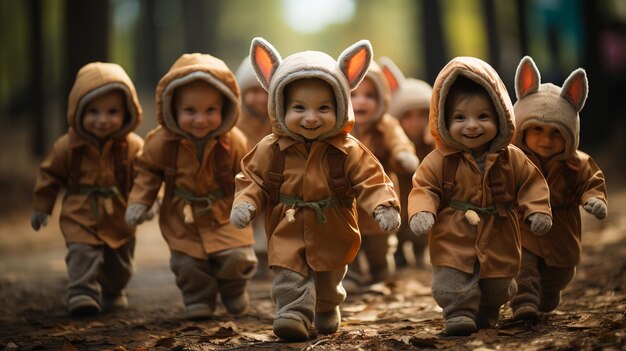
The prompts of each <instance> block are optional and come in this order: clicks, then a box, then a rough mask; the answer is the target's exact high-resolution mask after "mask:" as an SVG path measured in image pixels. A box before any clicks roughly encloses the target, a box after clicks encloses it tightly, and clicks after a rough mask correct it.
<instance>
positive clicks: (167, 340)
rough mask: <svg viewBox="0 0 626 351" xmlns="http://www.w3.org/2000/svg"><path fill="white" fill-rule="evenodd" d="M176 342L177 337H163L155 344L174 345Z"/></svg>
mask: <svg viewBox="0 0 626 351" xmlns="http://www.w3.org/2000/svg"><path fill="white" fill-rule="evenodd" d="M175 343H176V339H174V338H169V337H168V338H163V339H160V340H158V341H157V342H156V343H155V344H154V346H156V347H172V346H174V344H175Z"/></svg>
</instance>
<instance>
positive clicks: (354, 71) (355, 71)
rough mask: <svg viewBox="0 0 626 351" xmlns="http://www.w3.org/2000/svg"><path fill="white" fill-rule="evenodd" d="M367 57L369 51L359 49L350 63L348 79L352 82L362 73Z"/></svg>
mask: <svg viewBox="0 0 626 351" xmlns="http://www.w3.org/2000/svg"><path fill="white" fill-rule="evenodd" d="M366 58H367V51H365V49H361V50H359V52H358V53H356V54H355V55H354V56H352V58H350V62H349V63H348V81H350V82H352V81H354V79H355V78H356V77H357V76H358V75H359V73H361V71H362V69H363V66H364V65H365V59H366Z"/></svg>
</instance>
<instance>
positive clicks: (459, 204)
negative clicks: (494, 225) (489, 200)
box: [449, 199, 513, 215]
mask: <svg viewBox="0 0 626 351" xmlns="http://www.w3.org/2000/svg"><path fill="white" fill-rule="evenodd" d="M449 206H450V207H452V208H456V209H457V210H462V211H467V210H474V212H476V213H480V214H484V215H493V214H496V213H497V212H498V209H497V208H496V206H495V205H491V206H489V207H478V206H476V205H474V204H473V203H471V202H466V201H461V200H456V199H451V200H450V204H449ZM505 207H506V209H507V210H510V209H511V208H512V207H513V206H512V204H511V203H507V204H506V206H505Z"/></svg>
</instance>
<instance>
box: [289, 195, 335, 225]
mask: <svg viewBox="0 0 626 351" xmlns="http://www.w3.org/2000/svg"><path fill="white" fill-rule="evenodd" d="M278 202H280V203H281V204H284V205H287V206H289V207H291V208H295V207H297V208H301V207H308V208H310V209H312V210H313V211H315V216H316V217H317V223H326V220H327V219H326V215H325V214H324V212H323V211H322V210H323V209H325V208H331V207H337V206H339V199H337V198H336V197H334V196H332V197H329V198H327V199H322V200H317V201H303V200H302V199H300V198H299V197H295V196H290V195H285V194H280V196H279V198H278Z"/></svg>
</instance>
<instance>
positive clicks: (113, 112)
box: [109, 108, 119, 115]
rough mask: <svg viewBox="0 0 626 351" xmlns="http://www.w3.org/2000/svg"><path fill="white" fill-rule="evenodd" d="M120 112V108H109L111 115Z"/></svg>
mask: <svg viewBox="0 0 626 351" xmlns="http://www.w3.org/2000/svg"><path fill="white" fill-rule="evenodd" d="M118 112H119V110H118V109H116V108H112V109H110V110H109V114H110V115H114V114H116V113H118Z"/></svg>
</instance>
